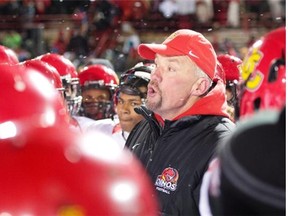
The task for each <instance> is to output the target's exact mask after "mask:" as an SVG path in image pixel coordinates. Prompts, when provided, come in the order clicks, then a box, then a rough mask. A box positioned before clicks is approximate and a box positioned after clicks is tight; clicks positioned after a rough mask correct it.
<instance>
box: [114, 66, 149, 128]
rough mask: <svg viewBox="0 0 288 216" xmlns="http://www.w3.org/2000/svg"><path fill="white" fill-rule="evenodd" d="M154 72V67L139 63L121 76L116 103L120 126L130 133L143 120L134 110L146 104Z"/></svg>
mask: <svg viewBox="0 0 288 216" xmlns="http://www.w3.org/2000/svg"><path fill="white" fill-rule="evenodd" d="M152 70H153V65H148V64H147V65H144V64H143V63H138V64H137V65H135V66H134V67H133V68H131V69H129V70H127V71H125V72H124V73H123V74H121V77H120V84H119V88H118V89H117V91H116V94H115V97H116V98H115V99H116V100H115V103H116V112H117V114H118V117H119V120H120V125H121V128H122V129H123V130H124V131H127V132H130V131H131V130H132V129H133V128H134V126H135V125H136V124H137V123H138V122H140V121H141V120H142V119H143V117H142V116H141V115H139V114H137V113H136V112H135V111H134V108H135V107H137V106H141V105H144V103H145V100H146V96H147V85H148V83H149V81H150V75H151V72H152Z"/></svg>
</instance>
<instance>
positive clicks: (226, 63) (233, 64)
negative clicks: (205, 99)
mask: <svg viewBox="0 0 288 216" xmlns="http://www.w3.org/2000/svg"><path fill="white" fill-rule="evenodd" d="M217 60H218V62H219V63H220V67H221V69H222V70H223V72H224V79H225V82H226V96H227V103H228V106H229V109H228V111H230V116H231V119H233V120H237V119H238V117H239V101H238V95H239V93H238V85H239V82H240V76H241V75H240V73H241V64H242V60H241V59H240V58H238V57H236V56H233V55H229V54H220V55H218V56H217Z"/></svg>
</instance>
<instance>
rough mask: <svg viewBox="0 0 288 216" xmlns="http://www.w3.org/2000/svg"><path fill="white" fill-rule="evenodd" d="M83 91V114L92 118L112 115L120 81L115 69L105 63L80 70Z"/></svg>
mask: <svg viewBox="0 0 288 216" xmlns="http://www.w3.org/2000/svg"><path fill="white" fill-rule="evenodd" d="M79 80H80V86H81V92H82V98H83V101H82V110H81V114H82V115H84V116H86V117H89V118H92V119H95V120H97V119H104V118H110V117H112V116H113V115H114V114H115V112H114V106H113V95H114V93H115V89H116V87H117V85H118V83H119V80H118V76H117V74H116V73H115V71H114V70H112V69H111V68H108V67H106V66H104V65H100V64H96V65H89V66H86V67H84V68H83V70H81V71H80V72H79Z"/></svg>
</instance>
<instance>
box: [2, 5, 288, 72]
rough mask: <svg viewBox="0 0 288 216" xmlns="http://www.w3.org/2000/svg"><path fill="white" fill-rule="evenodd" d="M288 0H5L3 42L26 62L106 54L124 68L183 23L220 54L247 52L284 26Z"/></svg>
mask: <svg viewBox="0 0 288 216" xmlns="http://www.w3.org/2000/svg"><path fill="white" fill-rule="evenodd" d="M285 4H286V1H285V0H133V1H132V0H129V1H126V0H81V1H77V0H1V1H0V44H2V45H5V46H7V47H9V48H12V49H13V50H15V52H16V53H17V55H18V58H19V60H20V61H25V60H27V59H30V58H34V57H36V56H39V55H41V54H44V53H47V52H51V53H59V54H61V55H64V56H65V57H67V58H69V59H70V60H71V61H72V62H73V63H74V64H75V66H76V67H77V68H80V67H81V65H82V63H83V62H84V61H85V60H87V58H105V59H108V60H110V61H111V62H112V64H113V65H114V67H115V71H116V72H117V73H121V72H123V71H125V70H126V69H128V68H130V67H131V66H133V65H135V63H137V62H139V60H140V59H139V58H140V57H139V56H138V54H137V51H136V50H137V46H138V45H139V44H140V43H145V42H149V43H150V42H155V43H156V42H161V41H163V38H164V37H166V36H168V35H169V34H170V33H172V32H173V31H175V30H176V29H180V28H188V29H193V30H196V31H199V32H201V33H203V34H204V35H205V36H206V37H207V38H208V39H210V41H211V42H212V43H213V45H214V48H215V50H216V52H217V53H218V54H220V53H228V54H231V55H234V56H237V57H239V58H241V59H242V58H243V56H244V55H245V54H246V51H247V48H248V47H249V46H250V45H251V44H252V43H253V42H254V41H255V40H256V39H257V38H258V37H260V36H261V35H263V34H264V33H266V32H268V31H270V30H271V29H274V28H277V27H279V26H283V25H285V22H286V13H285V12H286V11H285V8H286V5H285Z"/></svg>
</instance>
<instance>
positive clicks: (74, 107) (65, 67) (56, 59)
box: [37, 53, 82, 115]
mask: <svg viewBox="0 0 288 216" xmlns="http://www.w3.org/2000/svg"><path fill="white" fill-rule="evenodd" d="M37 59H40V60H41V61H44V62H47V63H48V64H50V65H51V66H53V67H54V68H55V69H56V70H57V71H58V73H59V75H60V76H61V79H62V84H63V87H64V88H65V91H64V97H65V101H66V105H67V108H68V110H69V112H70V114H71V115H75V114H77V113H78V112H79V110H80V106H81V101H82V97H81V95H80V87H79V78H78V73H77V71H76V68H75V66H74V65H73V63H72V62H71V61H70V60H69V59H67V58H65V57H64V56H63V55H59V54H56V53H46V54H44V55H41V56H39V57H37Z"/></svg>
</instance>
